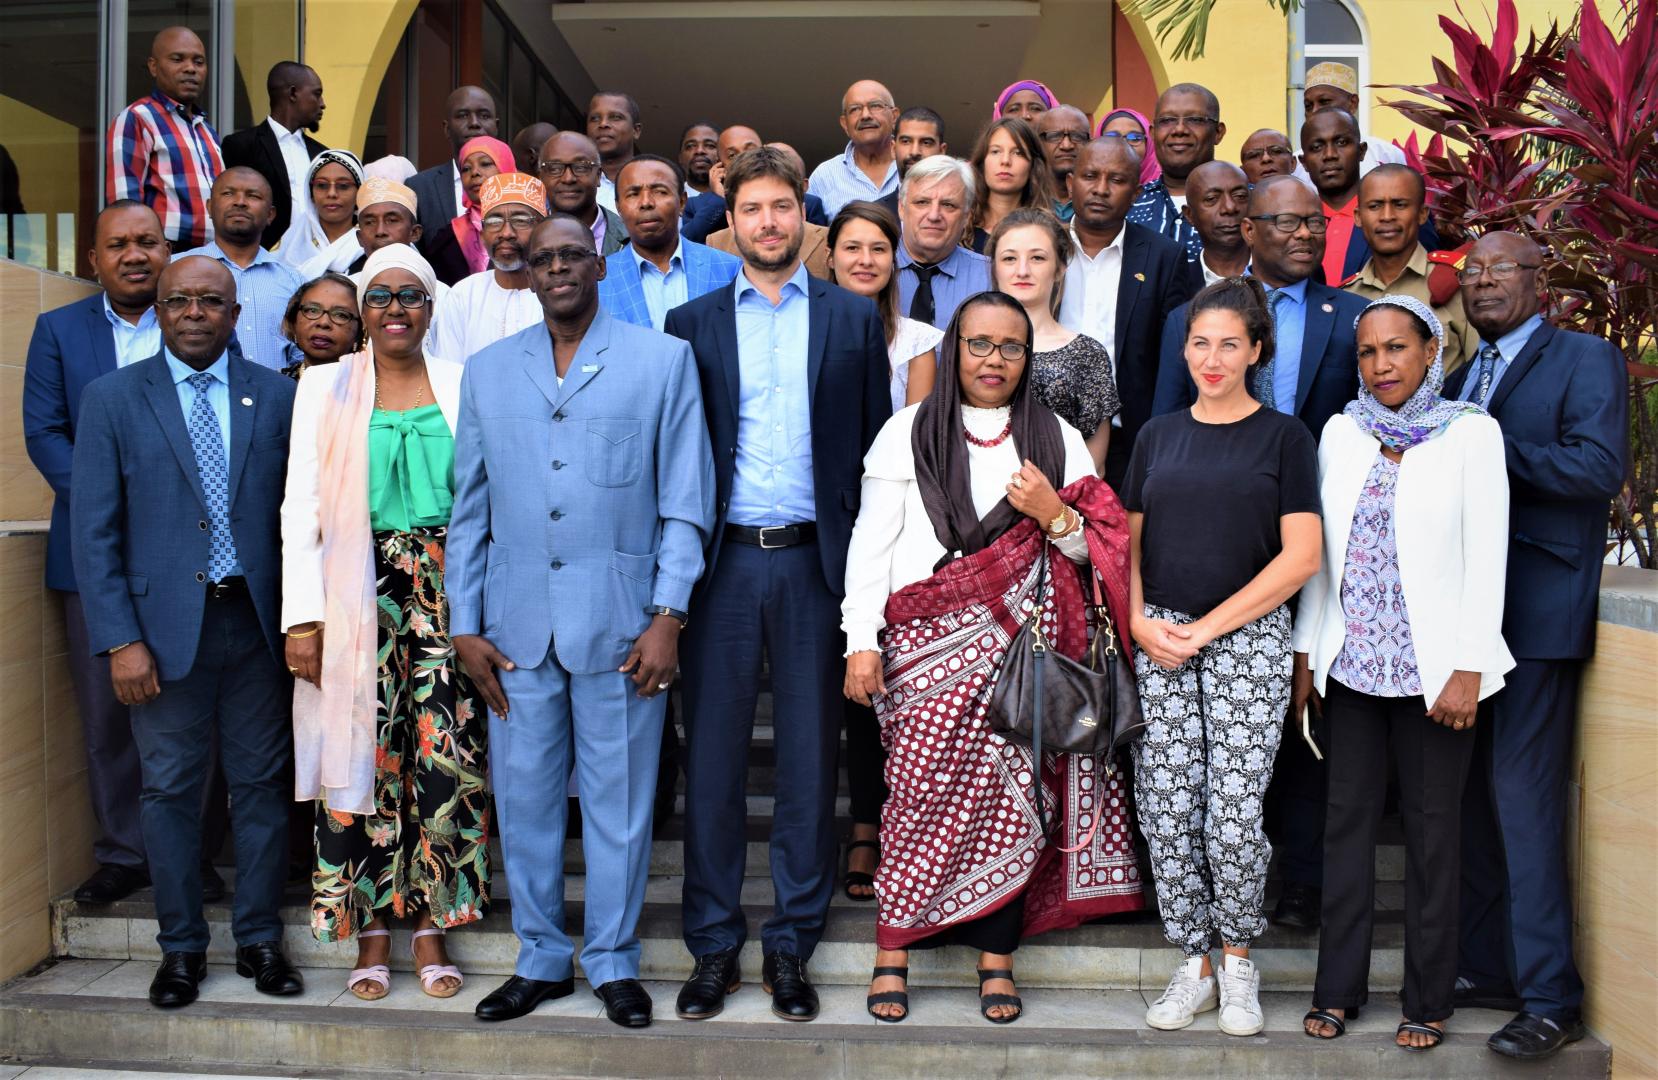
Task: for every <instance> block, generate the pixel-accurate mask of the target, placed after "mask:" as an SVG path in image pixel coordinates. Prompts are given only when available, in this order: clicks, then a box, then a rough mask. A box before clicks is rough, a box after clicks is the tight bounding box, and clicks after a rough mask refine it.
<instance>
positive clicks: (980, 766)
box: [842, 292, 1142, 1023]
mask: <svg viewBox="0 0 1658 1080" xmlns="http://www.w3.org/2000/svg"><path fill="white" fill-rule="evenodd" d="M1030 341H1031V326H1030V319H1029V317H1028V316H1027V315H1026V314H1025V312H1024V309H1023V308H1022V307H1021V306H1020V305H1019V303H1018V302H1017V301H1016V300H1013V299H1012V298H1010V297H1008V296H1006V295H1004V294H1002V293H995V292H985V293H980V294H978V295H977V296H974V297H971V298H970V299H968V300H967V301H966V302H965V303H963V304H962V305H961V307H960V309H959V310H958V311H957V312H956V315H955V317H954V318H953V319H952V320H951V322H950V326H949V327H948V329H946V331H945V335H944V340H943V341H942V342H940V343H939V361H938V363H939V367H938V379H937V381H936V382H935V383H934V385H933V391H932V393H931V395H929V396H928V397H927V398H926V399H924V400H923V401H921V402H919V403H917V404H915V405H911V406H909V407H908V408H906V409H903V410H901V411H900V412H899V413H898V414H897V415H895V416H894V417H893V418H892V419H891V420H890V421H889V422H888V423H887V425H886V427H884V428H883V429H882V430H881V433H880V435H878V436H877V437H876V440H875V443H874V445H873V446H872V447H871V448H870V451H869V453H868V455H867V456H866V457H865V458H864V479H863V492H862V501H861V508H860V510H859V513H858V522H857V526H856V527H855V528H854V530H853V533H852V543H851V547H850V550H849V551H848V553H847V572H846V578H847V581H846V601H845V603H844V605H843V607H842V626H843V628H844V629H845V630H846V634H847V647H848V652H847V673H846V695H847V697H849V698H852V699H853V700H856V701H861V702H868V701H871V700H873V702H874V705H875V710H876V715H877V717H878V718H879V720H880V724H881V741H882V744H883V745H884V746H885V747H886V749H887V751H888V758H887V766H886V781H887V786H888V787H889V788H890V789H891V796H890V797H889V798H888V800H887V803H886V806H885V808H884V809H883V811H882V814H881V862H880V870H879V872H878V873H877V875H876V879H875V891H876V895H877V898H878V899H879V901H880V915H879V921H878V922H877V925H876V937H875V942H876V949H877V952H876V967H875V979H874V981H873V982H872V984H871V986H870V996H869V1011H870V1014H871V1015H872V1016H874V1017H876V1019H878V1020H885V1021H888V1022H896V1021H898V1020H902V1019H903V1018H904V1017H905V1016H906V1015H908V1012H909V999H908V994H907V989H906V987H905V980H906V977H907V975H908V966H907V965H908V960H909V957H908V950H910V949H926V948H935V947H938V946H942V945H951V944H960V945H967V946H969V947H971V948H974V949H976V950H977V951H978V953H979V961H978V965H977V966H978V969H979V1009H980V1012H981V1013H982V1014H983V1015H984V1016H985V1018H986V1019H988V1020H990V1021H991V1022H993V1023H1008V1022H1010V1021H1012V1020H1016V1019H1018V1017H1019V1015H1020V1014H1021V1012H1022V1008H1023V1007H1022V1003H1021V1002H1020V1000H1019V998H1018V997H1017V996H1016V995H1015V994H1014V992H1013V991H1014V986H1013V970H1012V969H1013V956H1012V954H1013V952H1014V950H1015V949H1017V948H1018V945H1019V941H1020V939H1021V938H1023V937H1028V936H1030V935H1032V934H1037V933H1041V932H1042V931H1045V930H1053V929H1058V928H1063V927H1069V926H1075V925H1077V924H1079V923H1082V922H1084V921H1086V920H1088V919H1092V918H1095V917H1098V916H1100V915H1107V914H1111V913H1113V912H1120V911H1127V910H1133V909H1137V908H1139V907H1141V906H1142V898H1141V893H1140V881H1139V875H1138V871H1137V869H1136V865H1135V859H1134V852H1133V847H1132V841H1131V839H1130V832H1129V820H1130V812H1129V808H1128V798H1127V794H1126V791H1125V790H1124V788H1123V786H1122V784H1121V783H1120V781H1119V779H1118V778H1117V777H1116V776H1115V775H1114V774H1112V772H1111V771H1110V770H1108V769H1107V767H1106V763H1105V761H1104V760H1103V759H1099V758H1095V757H1091V756H1082V755H1072V754H1046V755H1044V760H1043V762H1042V778H1043V787H1044V792H1045V795H1044V799H1043V803H1044V808H1043V815H1041V816H1039V814H1038V811H1037V807H1036V806H1035V805H1033V803H1032V802H1031V788H1032V783H1031V769H1032V764H1033V763H1032V759H1031V751H1030V749H1029V748H1028V747H1025V746H1021V745H1018V744H1016V743H1012V742H1009V741H1007V740H1004V739H1003V738H1002V737H1001V736H999V735H996V734H994V733H993V732H992V731H991V730H990V727H989V723H988V721H987V719H986V710H987V706H988V703H989V701H990V697H991V691H992V689H993V688H994V686H995V683H996V679H997V677H998V676H999V673H1000V668H1001V663H1002V657H1003V655H1004V653H1005V651H1006V648H1007V644H1008V642H1009V641H1010V640H1011V639H1012V637H1013V636H1014V634H1015V633H1017V632H1018V629H1019V627H1020V625H1021V623H1022V622H1023V620H1024V619H1025V618H1027V617H1028V615H1029V613H1030V611H1031V610H1032V608H1033V606H1034V600H1035V594H1036V592H1037V577H1038V559H1039V556H1040V554H1041V550H1042V547H1043V545H1047V544H1051V545H1052V547H1051V549H1050V560H1049V562H1050V571H1049V573H1050V576H1051V578H1052V581H1051V594H1052V595H1051V598H1050V601H1049V602H1048V604H1046V605H1045V607H1044V612H1043V617H1042V618H1043V626H1044V629H1045V632H1046V634H1047V636H1048V640H1049V641H1050V642H1052V643H1053V645H1054V647H1055V648H1058V649H1059V650H1061V651H1062V652H1064V653H1065V654H1066V655H1067V656H1071V657H1081V656H1082V654H1083V652H1084V650H1085V648H1086V646H1087V642H1088V635H1089V633H1090V632H1091V630H1092V629H1093V628H1092V627H1091V626H1090V625H1089V621H1088V615H1087V604H1086V602H1085V600H1084V596H1085V594H1086V595H1089V596H1091V594H1092V586H1091V584H1090V583H1089V581H1088V575H1089V574H1096V575H1098V577H1099V580H1100V582H1101V586H1102V590H1103V593H1104V596H1105V597H1106V602H1107V607H1108V608H1109V610H1110V611H1111V613H1112V618H1113V619H1114V620H1115V621H1116V622H1117V625H1119V626H1127V625H1128V622H1127V619H1128V612H1127V605H1128V550H1129V547H1128V519H1127V515H1126V514H1125V513H1124V512H1123V509H1122V506H1121V505H1120V504H1119V503H1118V502H1117V497H1116V496H1115V495H1113V494H1112V492H1111V489H1110V488H1108V487H1107V486H1106V485H1105V483H1104V482H1103V481H1101V480H1099V479H1098V478H1097V477H1096V476H1095V474H1094V465H1093V459H1092V458H1091V457H1090V456H1089V453H1088V447H1087V445H1086V444H1085V443H1084V442H1083V439H1082V436H1081V434H1079V433H1078V432H1077V430H1076V429H1075V428H1073V427H1071V426H1070V425H1069V424H1067V423H1065V421H1063V420H1061V419H1060V418H1059V417H1057V416H1055V415H1054V414H1053V413H1052V412H1050V411H1049V410H1048V409H1047V408H1045V407H1044V406H1042V405H1041V404H1040V403H1039V402H1038V401H1037V400H1036V398H1035V396H1034V395H1032V394H1030V393H1028V392H1027V391H1026V380H1025V377H1024V376H1025V373H1026V364H1027V361H1028V359H1029V354H1030ZM1056 488H1058V489H1059V490H1057V491H1056V490H1055V489H1056ZM1044 816H1045V818H1046V821H1047V824H1048V831H1047V836H1046V837H1044V834H1043V826H1042V819H1043V817H1044ZM1072 848H1074V849H1077V850H1074V851H1067V850H1061V849H1072Z"/></svg>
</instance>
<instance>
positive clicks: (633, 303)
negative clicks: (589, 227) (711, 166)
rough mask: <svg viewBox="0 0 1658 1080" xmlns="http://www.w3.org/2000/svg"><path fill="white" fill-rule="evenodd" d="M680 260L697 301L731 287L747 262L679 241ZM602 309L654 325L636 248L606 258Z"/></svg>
mask: <svg viewBox="0 0 1658 1080" xmlns="http://www.w3.org/2000/svg"><path fill="white" fill-rule="evenodd" d="M679 254H680V259H681V260H682V261H683V262H684V264H685V278H686V282H685V285H686V289H685V298H686V299H687V300H695V299H696V298H697V297H699V296H701V295H702V294H703V293H706V292H710V291H712V290H714V289H717V288H719V287H720V286H722V285H729V284H731V281H732V279H733V278H735V277H736V276H737V271H738V269H739V268H741V267H742V265H743V260H741V259H739V258H737V256H735V255H727V254H726V253H725V252H723V251H715V250H714V249H713V248H711V247H707V246H706V245H703V244H697V243H693V242H691V241H690V240H687V239H685V238H684V237H683V236H682V237H680V238H679ZM599 306H600V307H601V308H603V309H604V310H605V311H607V312H609V313H610V315H611V317H613V318H617V319H621V320H622V321H623V322H629V323H632V324H633V325H635V326H643V327H645V328H646V329H647V330H654V329H656V328H655V327H653V326H652V325H651V312H650V308H649V307H647V306H646V305H645V289H644V286H643V285H641V284H640V278H639V260H638V258H637V257H636V256H635V255H634V253H633V248H632V245H628V246H625V247H623V248H622V249H621V250H620V251H613V252H611V253H610V254H609V255H606V256H605V260H604V280H603V281H601V282H599Z"/></svg>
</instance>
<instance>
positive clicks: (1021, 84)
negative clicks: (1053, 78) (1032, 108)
mask: <svg viewBox="0 0 1658 1080" xmlns="http://www.w3.org/2000/svg"><path fill="white" fill-rule="evenodd" d="M1021 90H1029V91H1030V92H1031V93H1033V94H1035V95H1036V96H1037V97H1039V98H1041V99H1042V100H1043V101H1045V102H1047V103H1048V108H1050V109H1052V108H1054V107H1055V106H1057V105H1058V104H1059V99H1058V98H1056V97H1054V92H1053V91H1052V90H1049V89H1048V88H1047V87H1046V86H1043V85H1042V84H1041V83H1039V82H1037V81H1036V80H1035V79H1020V80H1019V81H1018V82H1016V83H1010V84H1008V87H1007V89H1005V90H1003V91H1002V92H1001V93H1000V94H997V95H996V104H994V105H992V106H991V107H990V118H991V119H992V120H1000V119H1001V118H1002V110H1003V109H1005V108H1007V99H1008V98H1010V97H1012V96H1013V95H1014V94H1017V93H1018V92H1019V91H1021Z"/></svg>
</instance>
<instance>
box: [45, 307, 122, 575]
mask: <svg viewBox="0 0 1658 1080" xmlns="http://www.w3.org/2000/svg"><path fill="white" fill-rule="evenodd" d="M114 370H115V334H114V331H112V330H111V329H110V326H109V320H108V319H107V318H106V317H105V315H104V294H103V293H101V292H100V293H95V294H93V295H92V296H88V297H87V298H86V299H84V300H76V301H75V302H74V303H72V304H65V305H64V306H63V307H60V308H56V309H54V310H52V311H47V312H42V313H41V315H40V316H39V318H37V319H35V332H34V335H33V336H32V337H30V338H29V358H28V361H27V366H26V367H25V368H24V372H23V442H24V445H25V447H27V449H28V451H29V460H30V461H32V462H34V465H35V468H36V469H39V470H40V475H42V476H44V477H45V478H46V482H47V483H48V484H50V485H51V487H52V495H53V500H52V528H51V531H50V532H49V533H48V534H47V536H46V587H47V588H49V589H58V590H61V591H63V592H74V591H76V590H75V567H74V565H73V563H72V561H71V559H70V555H69V470H70V465H71V461H72V457H73V455H74V452H75V428H76V426H77V424H78V423H79V420H80V412H81V393H82V392H83V391H84V390H85V389H86V386H87V384H88V383H90V382H91V381H92V380H93V379H96V378H98V377H99V376H100V375H107V374H109V373H110V372H112V371H114Z"/></svg>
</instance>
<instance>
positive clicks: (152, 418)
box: [70, 256, 303, 1008]
mask: <svg viewBox="0 0 1658 1080" xmlns="http://www.w3.org/2000/svg"><path fill="white" fill-rule="evenodd" d="M237 306H238V305H237V303H236V281H235V279H234V278H233V277H231V274H230V271H228V270H226V269H225V268H224V267H223V266H222V265H220V264H219V263H218V262H216V261H215V260H212V259H208V258H205V257H200V256H186V257H185V258H183V259H180V260H179V261H178V262H175V263H172V264H171V265H169V266H168V267H167V268H166V269H164V270H163V271H162V272H161V275H160V281H159V289H158V296H157V300H156V309H157V318H158V319H159V321H160V324H161V339H162V348H161V350H160V351H158V352H157V353H156V354H155V355H154V356H152V357H150V358H149V359H147V360H142V361H139V362H138V363H136V364H132V365H130V366H128V367H125V368H122V369H120V370H118V371H116V372H114V373H112V374H110V375H108V376H106V377H104V378H101V379H98V380H96V381H95V382H94V383H93V384H92V385H91V386H89V387H87V389H86V392H85V394H84V395H83V396H82V398H81V410H80V423H79V427H78V429H77V431H76V433H75V452H74V462H73V470H72V474H71V475H72V484H73V486H74V492H75V495H74V500H73V502H72V504H71V506H70V524H71V528H72V530H73V534H74V545H73V555H74V564H75V577H76V580H77V581H78V582H79V583H80V586H81V601H82V605H83V607H84V609H85V612H86V628H87V638H88V642H87V649H88V651H89V652H90V654H92V655H95V656H107V657H108V658H109V668H110V682H111V685H112V686H113V687H114V690H115V697H116V699H117V700H119V701H120V702H122V703H123V704H125V705H128V706H130V707H131V709H132V734H133V740H134V741H135V742H136V743H137V745H138V760H139V766H140V769H141V772H142V776H143V785H144V788H143V797H142V802H141V805H140V813H139V818H140V822H141V824H142V826H143V830H144V848H145V851H146V853H147V854H148V856H149V864H150V872H151V877H152V880H153V881H154V884H155V911H156V921H157V922H158V924H159V926H160V933H158V934H157V935H156V941H157V943H158V944H159V945H160V946H161V951H162V961H161V966H160V968H159V970H158V971H157V972H156V975H155V978H154V980H153V981H152V982H151V983H150V1001H151V1002H152V1003H153V1004H155V1005H157V1006H160V1007H163V1008H166V1007H176V1006H181V1005H188V1004H190V1002H192V1001H194V1000H195V999H196V993H197V985H198V984H199V983H200V982H201V980H202V978H203V976H204V975H205V974H206V962H207V944H208V931H207V920H206V919H205V918H204V917H203V914H202V881H201V870H200V859H201V848H202V842H201V833H202V823H201V797H202V788H203V786H204V785H205V784H206V783H207V781H208V777H209V775H210V773H211V771H212V761H211V753H210V749H211V745H212V741H213V736H214V734H215V733H216V734H217V737H218V742H219V759H220V764H221V765H222V767H223V769H224V773H225V778H226V780H227V781H228V783H229V788H230V795H231V808H232V809H231V824H232V828H233V829H234V830H235V838H236V897H235V904H234V907H233V910H232V919H231V925H232V929H233V930H234V933H235V936H236V944H237V948H236V971H237V973H238V974H240V975H243V976H245V977H248V978H252V979H253V980H254V983H255V986H256V987H257V988H258V989H259V990H260V991H262V992H264V993H267V994H282V995H287V994H297V993H299V992H300V991H301V990H302V989H303V985H302V983H301V980H300V977H299V973H298V971H297V970H295V969H294V968H293V967H292V966H291V965H290V964H289V963H288V961H287V959H286V957H284V956H283V954H282V946H281V938H282V919H281V916H280V913H279V910H278V909H279V906H280V905H281V902H282V883H283V879H284V877H285V876H286V870H287V825H288V800H289V790H288V789H289V783H290V782H289V780H288V773H289V769H290V763H291V758H292V754H293V742H292V734H291V732H290V729H289V711H288V701H289V697H290V695H291V694H292V692H293V689H292V685H293V684H292V681H291V680H290V679H289V677H288V675H287V674H286V673H284V672H283V670H282V667H283V662H282V656H283V641H282V635H281V632H280V631H279V630H278V628H277V613H278V608H279V604H280V601H281V585H282V583H281V565H282V553H281V535H280V526H279V512H280V510H281V506H282V491H283V480H284V477H285V476H286V473H287V467H288V428H289V418H290V415H291V413H292V412H293V403H294V383H293V381H292V380H290V379H286V378H284V377H283V376H281V375H279V374H277V373H276V372H274V371H269V370H266V369H263V368H260V367H259V366H258V365H256V364H253V363H250V362H249V361H247V360H244V359H243V358H242V356H241V354H240V352H239V351H238V350H236V349H235V348H233V347H230V340H231V333H232V331H233V330H234V328H235V325H236V316H237V314H238V312H237Z"/></svg>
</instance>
